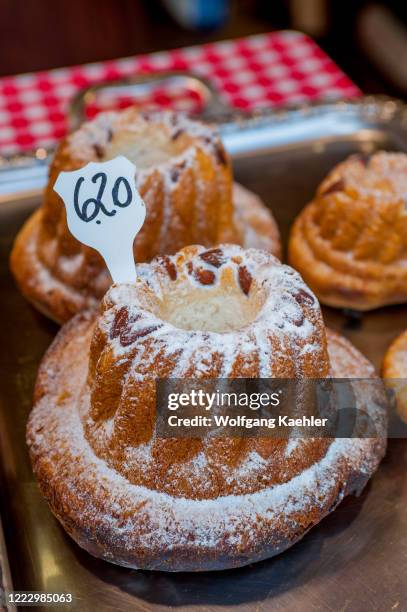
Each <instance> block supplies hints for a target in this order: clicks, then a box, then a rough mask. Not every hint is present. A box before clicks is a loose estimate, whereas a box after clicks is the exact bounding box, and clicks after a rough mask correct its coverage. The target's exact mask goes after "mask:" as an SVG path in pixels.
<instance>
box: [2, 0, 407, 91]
mask: <svg viewBox="0 0 407 612" xmlns="http://www.w3.org/2000/svg"><path fill="white" fill-rule="evenodd" d="M192 1H194V0H192ZM372 7H373V12H374V11H376V17H375V22H376V25H377V23H378V21H379V27H380V22H382V23H383V24H384V23H385V22H386V23H387V20H388V19H390V22H391V25H392V26H395V27H396V29H397V30H398V35H399V36H398V39H399V40H398V42H399V43H400V42H401V41H400V34H401V33H403V30H404V28H406V25H405V24H406V20H407V2H405V0H404V1H400V0H393V1H388V2H375V3H372V2H368V1H366V0H349V1H347V0H336V1H335V0H270V1H269V0H240V1H239V0H230V2H229V15H228V17H227V19H226V21H225V23H224V24H221V25H219V26H218V27H214V28H211V29H209V30H208V29H207V30H204V31H203V30H188V29H186V28H184V27H182V26H180V25H178V24H177V23H176V21H175V20H174V19H173V17H172V16H171V15H170V13H169V12H168V10H167V9H166V7H165V2H164V1H163V0H0V76H1V75H9V74H17V73H21V72H30V71H34V70H42V69H48V68H54V67H60V66H69V65H72V64H79V63H86V62H91V61H96V60H104V59H109V58H115V57H124V56H127V55H135V54H138V53H146V52H151V51H155V50H161V49H170V48H173V47H180V46H185V45H193V44H200V43H204V42H208V41H213V40H219V39H223V38H234V37H238V36H246V35H249V34H255V33H259V32H266V31H271V30H277V29H284V28H294V29H300V30H303V31H306V32H307V33H308V34H310V35H311V36H313V37H314V38H315V39H316V41H317V42H318V43H319V44H320V45H321V47H322V48H323V49H324V50H325V51H326V52H327V53H328V54H329V55H330V56H331V57H332V58H333V59H334V60H335V61H336V62H337V63H338V64H339V66H340V67H341V68H342V69H343V70H344V71H345V72H346V73H347V74H348V75H349V76H350V77H351V78H352V79H353V80H354V82H355V83H356V84H357V85H358V86H359V87H360V88H361V89H362V90H363V91H364V92H365V93H379V92H380V93H387V94H390V95H395V96H399V97H405V96H406V79H407V77H406V78H404V81H403V79H401V80H400V79H397V78H395V76H394V73H395V71H394V70H392V68H391V66H390V68H388V67H387V70H383V67H380V66H378V65H377V62H375V60H374V57H372V55H374V52H375V50H376V52H377V50H378V49H379V55H380V45H385V46H386V48H387V49H388V48H390V47H391V45H392V43H393V38H394V40H396V39H397V37H396V36H394V37H393V36H392V35H390V38H389V37H387V39H386V37H382V36H381V35H380V34H379V35H378V34H377V32H375V33H374V34H373V35H371V36H370V41H368V42H366V40H364V39H365V38H366V34H365V35H363V31H365V30H366V29H367V30H368V29H369V27H368V24H367V23H366V22H367V21H369V15H370V17H371V13H372ZM378 8H379V12H378V13H377V9H378ZM380 10H382V11H383V10H384V13H383V12H382V13H380ZM366 15H368V17H367V18H366ZM380 15H382V17H381V16H380ZM406 32H407V28H406ZM387 33H388V32H387ZM367 37H368V38H369V34H368V36H367ZM372 38H373V42H372V40H371V39H372ZM404 43H405V46H404V47H403V51H404V50H406V56H405V57H400V44H399V46H398V48H396V49H395V51H394V53H393V55H394V61H395V62H396V63H398V65H399V66H401V64H402V63H403V62H404V64H405V65H407V46H406V45H407V35H406V36H405V38H404ZM379 63H380V62H379ZM406 70H407V69H406Z"/></svg>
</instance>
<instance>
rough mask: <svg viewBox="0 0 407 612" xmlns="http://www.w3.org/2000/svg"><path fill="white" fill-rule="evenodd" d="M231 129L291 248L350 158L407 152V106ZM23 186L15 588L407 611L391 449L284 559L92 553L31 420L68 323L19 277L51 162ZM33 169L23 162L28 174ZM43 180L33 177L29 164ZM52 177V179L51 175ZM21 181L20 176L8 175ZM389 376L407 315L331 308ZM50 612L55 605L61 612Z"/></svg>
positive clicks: (401, 502)
mask: <svg viewBox="0 0 407 612" xmlns="http://www.w3.org/2000/svg"><path fill="white" fill-rule="evenodd" d="M220 121H221V131H222V135H223V139H224V141H225V144H226V147H227V148H228V150H229V151H230V153H231V154H232V157H233V159H234V168H235V174H236V177H237V179H238V180H239V181H241V182H242V183H243V184H244V185H246V186H247V187H249V188H250V189H253V190H254V191H256V192H257V193H259V195H260V196H261V197H262V198H263V199H264V200H265V202H267V203H268V204H269V205H270V206H271V207H272V209H273V212H274V214H275V216H276V218H277V221H278V223H279V225H280V228H281V230H282V234H283V239H284V241H285V242H286V238H287V233H288V229H289V226H290V224H291V222H292V220H293V218H294V216H295V215H296V213H297V212H298V211H299V210H300V209H301V208H302V207H303V206H304V204H305V203H306V202H307V201H308V200H309V199H310V198H311V196H312V194H313V193H314V190H315V188H316V186H317V185H318V183H319V181H320V180H321V179H322V178H323V176H324V175H325V174H326V172H327V171H328V170H329V169H330V168H331V167H332V166H333V165H334V164H335V163H337V162H338V161H340V160H342V159H343V158H344V157H346V156H347V155H349V154H350V153H354V152H357V151H363V152H371V151H374V150H376V149H378V148H383V149H388V150H403V151H406V152H407V111H406V108H405V107H404V105H403V104H402V103H400V102H397V101H393V100H383V99H377V98H367V99H364V100H361V101H359V102H356V103H332V104H321V105H317V106H311V107H305V108H301V109H293V110H285V111H279V112H278V113H264V114H262V115H260V116H257V117H251V118H243V117H239V118H237V119H236V118H234V119H233V120H231V117H230V115H229V116H222V117H221V120H220ZM18 164H19V169H18V170H15V169H12V170H11V174H12V173H13V172H18V173H20V177H21V180H22V182H21V183H20V182H19V180H18V179H17V180H16V179H15V177H16V175H15V174H14V179H12V180H10V170H8V169H7V170H4V171H2V172H0V175H1V176H0V186H1V185H3V189H2V192H3V194H6V192H7V190H9V188H10V186H11V185H12V184H13V182H14V186H15V185H17V186H18V185H19V184H20V186H21V188H22V189H23V191H24V193H17V194H14V195H10V194H9V195H3V196H2V198H1V200H0V250H1V254H0V286H1V297H2V299H1V302H0V317H1V326H0V329H1V332H0V334H1V336H0V337H1V353H0V360H1V368H0V380H1V389H0V460H1V479H2V480H1V489H0V491H1V494H0V511H1V516H2V520H3V527H4V533H5V540H6V544H7V549H8V557H9V564H10V570H11V576H12V581H13V586H14V589H15V590H38V591H47V592H71V593H72V594H73V596H74V598H75V600H74V601H75V606H74V607H73V609H75V610H80V611H83V612H87V611H89V612H90V611H93V610H95V609H96V608H97V609H99V610H111V609H116V610H120V611H121V610H123V611H124V610H126V611H128V610H130V609H131V610H144V611H145V610H150V609H154V610H162V609H165V608H166V607H168V606H170V607H177V608H180V609H182V610H196V609H201V610H207V611H209V610H225V609H229V608H231V607H235V606H239V610H241V611H247V610H284V611H289V612H292V611H300V610H307V611H312V610H315V611H316V610H319V611H321V610H322V611H325V610H332V611H333V610H335V611H336V610H352V612H359V611H360V612H365V611H366V610H369V611H372V612H373V611H383V610H405V609H406V608H407V584H406V579H405V577H406V575H407V477H406V472H407V444H406V442H405V440H390V442H389V449H388V453H387V456H386V458H385V460H384V461H383V463H382V465H381V467H380V469H379V471H378V472H377V474H376V475H375V476H374V478H373V479H372V481H371V482H370V483H369V485H368V486H367V488H366V490H365V491H364V493H363V494H362V495H361V496H360V497H359V498H355V497H351V498H348V499H346V500H345V501H344V502H343V503H342V504H341V505H340V506H339V508H338V509H337V510H336V511H335V512H334V513H333V514H332V515H330V516H328V517H327V518H326V519H324V520H323V521H322V522H321V523H320V525H319V526H317V527H316V528H314V529H313V530H311V532H310V533H309V534H308V535H307V536H305V538H304V539H303V540H302V541H301V542H299V543H298V544H296V545H295V546H294V547H292V548H291V549H290V550H288V551H287V552H285V553H283V554H282V555H280V556H278V557H276V558H274V559H271V560H268V561H264V562H261V563H257V564H254V565H253V566H249V567H246V568H242V569H238V570H233V571H225V572H218V573H204V574H182V573H181V574H165V573H157V572H144V571H134V570H127V569H123V568H120V567H116V566H114V565H110V564H108V563H105V562H103V561H99V560H97V559H94V558H93V557H91V556H90V555H88V554H87V553H85V552H84V551H82V550H81V549H80V548H79V547H78V546H77V545H76V544H74V543H73V542H72V541H71V540H70V538H69V537H68V536H67V535H65V532H64V531H63V530H62V528H60V526H59V524H58V523H57V521H56V520H55V519H54V518H53V516H52V515H51V513H50V512H49V510H48V507H47V505H46V503H45V502H44V501H43V499H42V497H41V495H40V493H39V491H38V488H37V485H36V483H35V481H34V479H33V475H32V472H31V467H30V463H29V460H28V455H27V450H26V446H25V440H24V438H25V423H26V419H27V415H28V412H29V410H30V405H31V394H32V389H33V384H34V379H35V374H36V370H37V366H38V363H39V360H40V358H41V356H42V355H43V353H44V351H45V349H46V348H47V346H48V345H49V343H50V342H51V340H52V338H53V337H54V335H55V333H56V331H57V327H56V325H54V324H53V323H51V322H50V321H48V320H47V319H45V318H44V317H43V316H41V315H40V314H39V313H37V312H36V311H35V310H34V309H32V308H31V307H30V306H29V305H28V304H27V303H26V302H25V300H24V299H23V298H22V297H21V296H20V294H19V292H18V291H17V289H16V288H15V286H14V283H13V280H12V278H11V276H10V273H9V270H8V254H9V251H10V247H11V244H12V240H13V238H14V236H15V234H16V232H17V231H18V229H19V227H20V226H21V224H22V222H23V220H24V219H25V218H26V217H27V215H29V214H30V213H31V211H32V210H33V209H34V207H35V206H37V205H38V203H39V199H40V196H39V191H38V190H39V188H40V187H41V186H42V184H43V183H44V180H45V174H44V169H45V164H44V163H43V162H39V161H38V160H37V161H36V162H35V164H34V165H33V164H32V160H23V162H21V160H19V161H18ZM21 164H23V166H21ZM25 164H26V165H27V164H28V165H27V168H28V170H27V172H29V173H30V172H33V169H34V175H35V177H34V182H32V181H31V179H27V177H26V178H25V179H24V171H23V172H22V173H21V168H22V167H24V165H25ZM41 172H42V174H41ZM7 173H8V175H7ZM324 315H325V318H326V321H327V323H328V324H329V325H330V326H332V327H333V328H335V329H338V330H341V331H342V332H343V333H344V334H345V335H346V336H347V337H348V338H350V339H351V340H352V341H353V342H354V343H355V345H356V346H358V347H359V348H360V349H361V350H362V351H363V352H364V353H365V354H366V355H367V356H368V357H369V358H370V359H371V360H372V361H373V362H374V363H375V365H376V366H377V367H379V366H380V362H381V359H382V356H383V352H384V350H385V348H386V347H387V345H388V343H389V342H390V340H392V338H393V337H394V336H395V335H396V334H397V333H398V332H400V331H401V330H402V329H403V328H405V327H406V326H407V306H399V307H389V308H385V309H381V310H378V311H376V312H373V313H370V314H365V315H363V317H360V318H359V317H356V316H350V315H349V313H348V314H346V313H343V312H341V311H336V310H333V309H329V308H325V309H324ZM48 609H49V608H48Z"/></svg>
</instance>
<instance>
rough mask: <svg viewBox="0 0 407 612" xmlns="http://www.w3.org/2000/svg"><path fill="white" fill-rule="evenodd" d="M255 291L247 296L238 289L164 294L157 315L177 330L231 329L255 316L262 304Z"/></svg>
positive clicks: (212, 330)
mask: <svg viewBox="0 0 407 612" xmlns="http://www.w3.org/2000/svg"><path fill="white" fill-rule="evenodd" d="M256 293H257V292H256ZM256 293H255V292H253V295H251V296H250V297H247V296H245V295H244V294H243V293H242V292H241V291H240V290H239V289H236V291H231V292H230V293H226V294H225V292H224V291H219V290H216V289H213V290H199V289H196V290H194V291H188V294H183V293H182V292H181V291H180V292H176V293H173V294H171V295H167V296H166V297H165V300H164V302H163V304H162V307H161V312H160V316H161V318H162V319H164V320H166V321H168V322H169V323H171V324H172V325H174V326H175V327H178V328H180V329H186V330H197V331H209V332H218V333H226V332H231V331H234V330H238V329H241V328H243V327H245V326H246V325H249V324H250V323H251V322H252V321H254V319H255V318H256V316H257V314H258V312H259V310H260V308H261V306H262V300H260V299H259V295H258V293H257V295H256Z"/></svg>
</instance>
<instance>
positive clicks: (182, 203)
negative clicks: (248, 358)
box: [11, 108, 280, 322]
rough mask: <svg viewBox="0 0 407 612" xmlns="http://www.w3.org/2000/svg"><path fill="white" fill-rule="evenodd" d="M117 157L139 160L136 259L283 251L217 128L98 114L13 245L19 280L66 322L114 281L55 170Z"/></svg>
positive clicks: (172, 118) (71, 140)
mask: <svg viewBox="0 0 407 612" xmlns="http://www.w3.org/2000/svg"><path fill="white" fill-rule="evenodd" d="M118 155H124V156H126V157H128V158H129V159H130V160H131V161H133V162H135V164H136V167H137V176H136V184H137V188H138V190H139V192H140V194H141V196H142V198H143V199H144V201H145V203H146V208H147V216H146V221H145V223H144V225H143V227H142V229H141V231H140V232H139V234H138V235H137V239H136V241H135V247H134V255H135V259H136V261H138V262H145V261H149V260H150V259H151V258H152V257H154V256H156V255H164V254H169V253H175V252H176V251H177V250H178V249H180V248H181V247H184V246H186V245H188V244H194V243H199V244H203V245H205V246H212V245H215V244H217V243H219V242H222V241H227V242H233V243H237V244H240V245H243V246H246V247H251V246H254V247H258V248H265V249H266V250H269V251H270V252H271V253H273V254H274V255H277V256H279V255H280V240H279V234H278V229H277V226H276V224H275V221H274V219H273V216H272V215H271V213H270V211H269V210H268V209H267V208H266V207H265V205H264V204H263V203H262V202H261V201H260V200H259V198H257V196H255V195H254V194H251V193H250V192H249V191H248V190H246V189H244V188H242V187H240V186H237V185H236V186H233V176H232V170H231V164H230V159H229V156H228V155H227V154H226V152H225V149H224V147H223V145H222V142H221V141H220V138H219V135H218V133H217V132H216V131H215V130H214V129H213V128H212V127H210V126H208V125H204V124H203V123H200V122H198V121H194V120H191V119H188V118H186V117H185V116H183V115H180V114H176V113H173V112H152V113H141V112H139V111H138V110H137V109H135V108H130V109H127V110H125V111H121V112H109V113H101V114H100V115H98V116H97V117H96V119H94V120H93V121H91V122H89V123H85V124H84V125H83V126H82V127H81V128H80V129H79V130H77V131H76V132H74V133H73V134H71V135H70V136H68V137H67V138H66V139H65V140H64V141H63V142H62V143H61V145H60V146H59V148H58V150H57V152H56V154H55V157H54V160H53V163H52V165H51V169H50V176H49V182H48V186H47V188H46V191H45V195H44V200H43V205H42V206H41V207H40V209H39V210H37V211H36V212H35V213H34V214H33V215H32V216H31V217H30V219H29V220H28V222H27V223H26V224H25V226H24V227H23V229H22V230H21V231H20V233H19V235H18V237H17V239H16V242H15V245H14V248H13V252H12V256H11V268H12V271H13V273H14V276H15V278H16V280H17V283H18V285H19V287H20V289H21V291H22V293H23V294H24V295H25V296H26V297H27V298H28V299H29V300H30V301H31V302H32V303H33V304H34V305H35V306H37V307H38V308H39V309H40V310H41V311H43V312H44V313H45V314H46V315H48V316H50V317H51V318H53V319H55V320H56V321H58V322H64V321H66V320H68V319H69V318H70V317H71V316H72V315H73V314H75V313H76V312H78V311H80V310H82V309H84V308H89V307H92V306H95V305H96V304H97V303H98V302H99V301H100V299H101V298H102V296H103V295H104V294H105V292H106V291H107V289H108V287H109V285H110V283H111V279H110V275H109V273H108V271H107V269H106V267H105V264H104V262H103V260H102V258H101V256H100V255H99V253H97V252H96V251H95V250H93V249H91V248H89V247H87V246H85V245H83V244H80V243H79V242H78V241H77V240H76V239H75V238H74V237H73V236H72V235H71V233H70V232H69V229H68V227H67V223H66V212H65V207H64V205H63V202H62V200H61V199H60V197H59V195H58V194H57V193H56V192H55V191H54V189H53V187H54V183H55V181H56V179H57V177H58V174H59V172H61V171H70V170H76V169H78V168H81V167H82V166H84V165H86V164H87V163H88V162H90V161H94V162H95V161H100V162H102V161H106V160H109V159H112V158H114V157H116V156H118Z"/></svg>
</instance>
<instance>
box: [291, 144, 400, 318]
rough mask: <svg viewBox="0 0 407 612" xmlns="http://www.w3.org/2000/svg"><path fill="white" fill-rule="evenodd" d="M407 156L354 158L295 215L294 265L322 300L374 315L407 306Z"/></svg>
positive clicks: (389, 154) (377, 155)
mask: <svg viewBox="0 0 407 612" xmlns="http://www.w3.org/2000/svg"><path fill="white" fill-rule="evenodd" d="M406 194H407V155H406V154H405V153H386V152H384V151H381V152H378V153H375V154H373V155H371V156H363V155H352V156H351V157H349V158H348V159H347V160H345V161H344V162H343V163H341V164H339V165H338V166H336V167H335V168H334V169H333V170H332V172H331V173H330V174H329V175H328V176H327V178H326V179H325V180H324V181H323V182H322V184H321V186H320V187H319V189H318V191H317V194H316V196H315V198H314V199H313V201H312V202H311V203H310V204H308V206H306V207H305V208H304V210H303V211H302V212H301V213H300V215H299V216H298V217H297V219H296V221H295V223H294V225H293V228H292V231H291V237H290V244H289V261H290V263H291V265H292V266H294V268H296V269H297V270H299V271H300V273H301V274H302V276H303V278H304V280H305V282H306V283H307V284H308V285H309V286H310V287H311V288H312V289H313V291H314V292H315V293H316V295H317V296H318V298H319V300H320V301H321V302H322V303H324V304H328V305H330V306H337V307H347V308H353V309H356V310H370V309H372V308H377V307H379V306H384V305H386V304H398V303H404V302H407V205H406Z"/></svg>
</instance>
